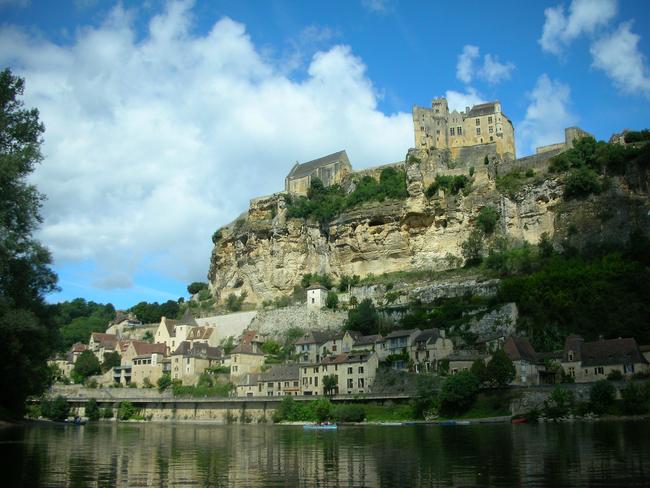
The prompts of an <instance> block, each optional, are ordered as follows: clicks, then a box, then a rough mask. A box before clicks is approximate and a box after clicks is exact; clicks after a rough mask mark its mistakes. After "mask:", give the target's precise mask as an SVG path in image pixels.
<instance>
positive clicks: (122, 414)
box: [117, 401, 138, 420]
mask: <svg viewBox="0 0 650 488" xmlns="http://www.w3.org/2000/svg"><path fill="white" fill-rule="evenodd" d="M137 413H138V410H137V409H136V408H135V406H133V403H131V402H129V401H124V402H121V403H120V406H119V407H118V409H117V419H118V420H129V419H131V418H133V417H134V416H135V415H136V414H137Z"/></svg>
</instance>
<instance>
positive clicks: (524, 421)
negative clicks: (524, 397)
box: [512, 417, 528, 424]
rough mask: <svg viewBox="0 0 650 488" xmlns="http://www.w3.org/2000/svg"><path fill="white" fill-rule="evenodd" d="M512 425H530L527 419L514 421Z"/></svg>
mask: <svg viewBox="0 0 650 488" xmlns="http://www.w3.org/2000/svg"><path fill="white" fill-rule="evenodd" d="M512 423H513V424H527V423H528V419H527V418H525V417H520V418H518V419H512Z"/></svg>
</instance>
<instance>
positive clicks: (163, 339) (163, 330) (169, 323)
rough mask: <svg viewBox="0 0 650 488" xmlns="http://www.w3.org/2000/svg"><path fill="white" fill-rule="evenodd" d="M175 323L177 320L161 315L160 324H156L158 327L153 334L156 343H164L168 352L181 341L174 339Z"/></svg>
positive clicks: (174, 348)
mask: <svg viewBox="0 0 650 488" xmlns="http://www.w3.org/2000/svg"><path fill="white" fill-rule="evenodd" d="M177 324H178V321H177V320H172V319H168V318H167V317H161V318H160V325H158V328H157V329H156V333H155V334H154V340H155V341H156V342H157V343H162V344H165V346H166V347H167V352H168V353H169V352H171V351H174V350H176V347H177V346H178V344H180V343H181V342H182V341H179V342H177V341H176V334H175V333H174V329H175V328H176V325H177Z"/></svg>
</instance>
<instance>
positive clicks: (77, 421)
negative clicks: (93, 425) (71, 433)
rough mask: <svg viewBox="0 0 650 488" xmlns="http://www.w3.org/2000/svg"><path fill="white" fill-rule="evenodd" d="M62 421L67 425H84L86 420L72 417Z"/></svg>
mask: <svg viewBox="0 0 650 488" xmlns="http://www.w3.org/2000/svg"><path fill="white" fill-rule="evenodd" d="M63 423H64V424H68V425H70V424H72V425H86V421H85V420H81V419H80V418H79V417H75V418H74V419H65V420H64V421H63Z"/></svg>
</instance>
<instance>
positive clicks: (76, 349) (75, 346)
mask: <svg viewBox="0 0 650 488" xmlns="http://www.w3.org/2000/svg"><path fill="white" fill-rule="evenodd" d="M86 349H88V346H86V344H82V343H81V342H75V343H74V344H73V345H72V349H71V352H84V351H85V350H86Z"/></svg>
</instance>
